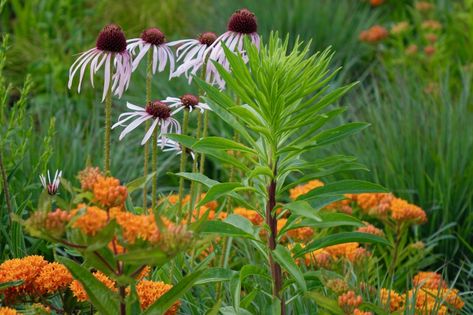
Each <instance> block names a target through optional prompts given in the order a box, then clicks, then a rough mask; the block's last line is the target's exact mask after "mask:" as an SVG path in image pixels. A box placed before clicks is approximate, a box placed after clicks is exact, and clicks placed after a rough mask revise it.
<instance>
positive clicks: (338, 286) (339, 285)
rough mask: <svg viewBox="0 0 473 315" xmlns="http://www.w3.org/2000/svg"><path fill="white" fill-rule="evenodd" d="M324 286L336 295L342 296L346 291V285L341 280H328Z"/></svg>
mask: <svg viewBox="0 0 473 315" xmlns="http://www.w3.org/2000/svg"><path fill="white" fill-rule="evenodd" d="M325 286H326V287H327V288H329V289H330V290H332V291H333V292H335V293H336V294H337V295H340V294H343V293H345V292H347V291H348V289H349V287H348V283H347V282H346V281H345V280H343V279H338V278H335V279H329V280H328V281H327V282H326V283H325Z"/></svg>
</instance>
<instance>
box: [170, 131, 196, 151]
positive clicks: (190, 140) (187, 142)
mask: <svg viewBox="0 0 473 315" xmlns="http://www.w3.org/2000/svg"><path fill="white" fill-rule="evenodd" d="M166 138H169V139H171V140H174V141H177V142H179V143H180V144H182V145H183V146H185V147H186V148H190V147H192V146H193V145H194V144H195V143H196V142H197V140H196V139H195V138H194V137H191V136H186V135H181V134H177V133H168V134H166Z"/></svg>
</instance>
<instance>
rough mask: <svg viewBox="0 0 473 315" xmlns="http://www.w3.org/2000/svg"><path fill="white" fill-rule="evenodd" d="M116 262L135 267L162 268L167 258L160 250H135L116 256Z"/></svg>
mask: <svg viewBox="0 0 473 315" xmlns="http://www.w3.org/2000/svg"><path fill="white" fill-rule="evenodd" d="M117 259H118V260H121V261H123V262H127V263H131V264H136V265H143V264H146V265H152V266H162V265H164V264H165V263H166V262H167V261H168V260H169V257H168V256H167V254H166V253H165V252H163V251H162V250H161V249H160V248H148V249H137V250H132V251H129V252H127V253H125V254H121V255H118V256H117Z"/></svg>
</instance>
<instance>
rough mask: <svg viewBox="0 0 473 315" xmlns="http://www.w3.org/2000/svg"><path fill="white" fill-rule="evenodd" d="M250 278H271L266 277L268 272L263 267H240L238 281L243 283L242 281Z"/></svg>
mask: <svg viewBox="0 0 473 315" xmlns="http://www.w3.org/2000/svg"><path fill="white" fill-rule="evenodd" d="M250 276H260V277H263V278H266V279H269V280H271V277H270V276H269V275H268V270H267V269H266V268H265V267H263V266H257V265H244V266H243V267H241V269H240V281H241V282H242V283H243V281H244V280H245V279H246V278H248V277H250Z"/></svg>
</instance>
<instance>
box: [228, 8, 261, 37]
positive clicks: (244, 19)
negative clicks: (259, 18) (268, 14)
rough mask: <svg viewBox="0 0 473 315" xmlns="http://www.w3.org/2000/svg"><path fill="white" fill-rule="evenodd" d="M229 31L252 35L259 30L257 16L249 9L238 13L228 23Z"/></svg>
mask: <svg viewBox="0 0 473 315" xmlns="http://www.w3.org/2000/svg"><path fill="white" fill-rule="evenodd" d="M227 29H228V30H229V31H232V32H236V33H243V34H251V33H255V32H256V31H257V30H258V24H257V23H256V17H255V15H254V14H253V13H252V12H251V11H250V10H248V9H241V10H238V11H236V12H235V13H233V14H232V16H231V17H230V20H229V21H228V26H227Z"/></svg>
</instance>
